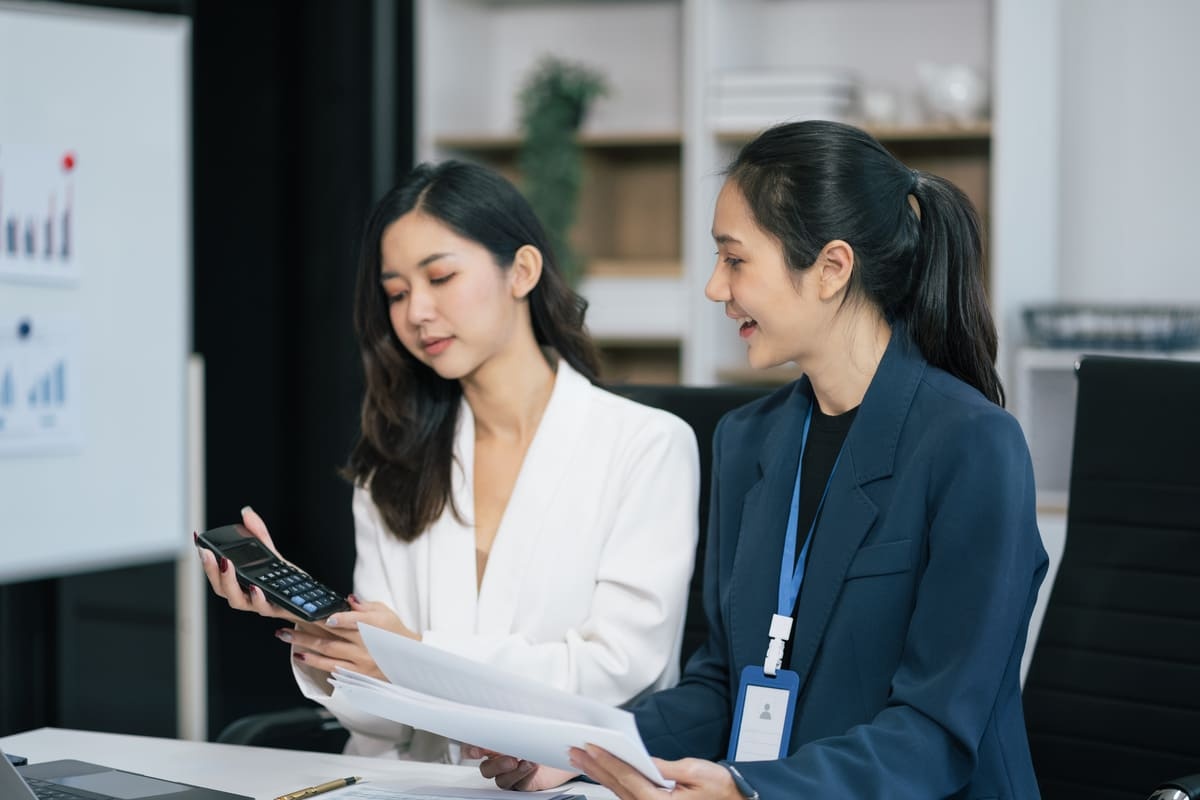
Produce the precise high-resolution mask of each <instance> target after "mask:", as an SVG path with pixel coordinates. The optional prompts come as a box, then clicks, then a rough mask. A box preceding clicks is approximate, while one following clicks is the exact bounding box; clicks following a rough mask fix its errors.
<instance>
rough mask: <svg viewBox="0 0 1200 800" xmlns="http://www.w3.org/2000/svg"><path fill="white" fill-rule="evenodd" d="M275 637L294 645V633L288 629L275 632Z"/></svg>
mask: <svg viewBox="0 0 1200 800" xmlns="http://www.w3.org/2000/svg"><path fill="white" fill-rule="evenodd" d="M275 636H276V638H278V639H279V640H280V641H284V642H287V643H288V644H291V643H292V632H291V631H289V630H288V629H287V628H280V629H279V630H277V631H275Z"/></svg>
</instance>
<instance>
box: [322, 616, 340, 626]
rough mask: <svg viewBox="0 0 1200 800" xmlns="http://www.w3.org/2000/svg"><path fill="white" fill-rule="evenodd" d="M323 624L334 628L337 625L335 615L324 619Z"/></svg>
mask: <svg viewBox="0 0 1200 800" xmlns="http://www.w3.org/2000/svg"><path fill="white" fill-rule="evenodd" d="M325 624H326V625H328V626H329V627H331V628H336V627H337V625H338V621H337V617H336V616H335V617H330V618H329V619H327V620H325Z"/></svg>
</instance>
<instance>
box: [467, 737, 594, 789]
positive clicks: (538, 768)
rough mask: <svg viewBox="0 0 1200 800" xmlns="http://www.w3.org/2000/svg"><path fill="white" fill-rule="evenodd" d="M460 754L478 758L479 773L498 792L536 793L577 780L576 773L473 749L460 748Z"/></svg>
mask: <svg viewBox="0 0 1200 800" xmlns="http://www.w3.org/2000/svg"><path fill="white" fill-rule="evenodd" d="M462 754H463V758H482V759H483V761H482V762H481V763H480V765H479V773H480V774H481V775H483V777H485V778H489V779H490V778H494V779H495V780H496V785H497V786H499V787H500V788H501V789H516V790H518V791H522V792H540V791H541V790H542V789H553V788H554V787H555V786H561V785H563V784H564V783H566V782H567V781H570V780H574V779H576V778H578V777H579V773H578V772H569V771H567V770H565V769H555V768H553V767H546V766H543V765H541V764H535V763H533V762H532V761H524V760H522V759H519V758H513V757H512V756H506V755H504V754H502V753H497V752H496V751H495V750H485V749H484V748H482V747H475V746H474V745H464V746H463V750H462Z"/></svg>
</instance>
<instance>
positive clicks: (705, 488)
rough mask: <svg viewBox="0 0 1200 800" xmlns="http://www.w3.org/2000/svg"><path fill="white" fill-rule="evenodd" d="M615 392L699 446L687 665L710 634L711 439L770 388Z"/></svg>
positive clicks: (628, 387)
mask: <svg viewBox="0 0 1200 800" xmlns="http://www.w3.org/2000/svg"><path fill="white" fill-rule="evenodd" d="M609 388H611V389H612V391H614V392H617V393H618V394H621V395H624V396H625V397H628V398H629V399H631V400H636V401H637V402H639V403H643V404H645V405H648V406H654V407H655V408H661V409H663V410H664V411H670V412H671V413H672V414H674V415H675V416H677V417H679V418H680V419H682V420H684V421H685V422H687V423H688V424H689V425H691V426H692V430H694V431H695V432H696V442H697V444H698V445H699V447H700V508H699V514H700V540H699V541H698V542H697V544H696V566H695V568H694V569H693V571H692V584H691V588H690V590H689V592H688V610H687V617H686V619H685V621H684V624H683V650H682V651H681V658H680V664H681V666H682V665H683V664H686V663H687V660H688V658H689V657H690V656H691V655H692V653H693V652H695V651H696V648H698V647H699V646H700V645H701V644H702V643H703V642H704V639H705V637H706V636H707V635H708V624H707V622H706V621H705V619H704V602H703V582H704V545H705V541H706V539H707V536H706V534H707V531H708V497H709V488H710V484H711V482H712V439H713V431H714V430H715V429H716V427H717V422H719V421H720V419H721V417H722V416H724V414H725V412H727V411H730V410H732V409H734V408H737V407H738V406H741V405H745V404H746V403H749V402H750V401H751V400H757V399H758V398H759V397H762V396H763V395H765V394H767V393H769V392H770V391H771V389H770V388H762V387H750V386H704V387H700V386H647V385H633V384H630V385H623V386H612V387H609Z"/></svg>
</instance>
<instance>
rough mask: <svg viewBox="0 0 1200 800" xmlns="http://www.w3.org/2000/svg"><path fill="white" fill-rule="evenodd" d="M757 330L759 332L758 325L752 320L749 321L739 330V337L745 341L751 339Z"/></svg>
mask: <svg viewBox="0 0 1200 800" xmlns="http://www.w3.org/2000/svg"><path fill="white" fill-rule="evenodd" d="M756 330H758V323H757V322H755V321H754V320H752V319H748V320H746V321H745V322H743V323H742V325H741V327H740V328H738V336H740V337H742V338H743V339H749V338H750V337H751V336H753V335H754V332H755V331H756Z"/></svg>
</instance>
